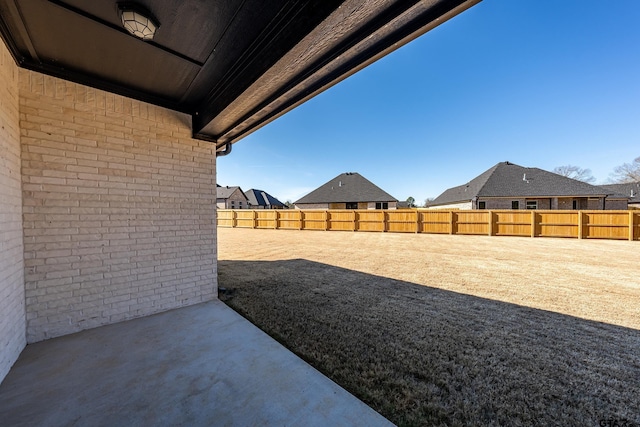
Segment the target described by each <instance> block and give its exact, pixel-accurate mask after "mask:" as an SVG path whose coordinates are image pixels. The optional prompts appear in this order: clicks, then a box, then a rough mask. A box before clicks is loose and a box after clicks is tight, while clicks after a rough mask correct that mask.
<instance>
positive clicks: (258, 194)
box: [244, 188, 284, 206]
mask: <svg viewBox="0 0 640 427" xmlns="http://www.w3.org/2000/svg"><path fill="white" fill-rule="evenodd" d="M244 195H245V196H246V197H247V200H249V203H251V205H253V206H284V203H282V202H281V201H280V200H278V199H276V198H275V197H273V196H272V195H271V194H269V193H267V192H266V191H262V190H255V189H253V188H252V189H250V190H247V191H245V193H244Z"/></svg>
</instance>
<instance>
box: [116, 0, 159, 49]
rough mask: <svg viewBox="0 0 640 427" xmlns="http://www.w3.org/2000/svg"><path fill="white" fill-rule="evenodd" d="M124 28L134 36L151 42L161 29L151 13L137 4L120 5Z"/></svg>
mask: <svg viewBox="0 0 640 427" xmlns="http://www.w3.org/2000/svg"><path fill="white" fill-rule="evenodd" d="M118 11H119V12H120V19H121V20H122V26H123V27H124V28H125V29H126V30H127V31H128V32H129V33H131V34H132V35H134V36H136V37H138V38H140V39H142V40H151V39H153V36H154V35H155V33H156V30H157V29H158V28H159V27H160V24H159V23H158V21H157V20H156V19H155V18H154V17H153V15H151V12H149V11H148V10H146V9H145V8H143V7H142V6H139V5H137V4H135V3H118Z"/></svg>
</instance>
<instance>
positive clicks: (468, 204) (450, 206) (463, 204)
mask: <svg viewBox="0 0 640 427" xmlns="http://www.w3.org/2000/svg"><path fill="white" fill-rule="evenodd" d="M427 209H460V210H470V209H473V205H472V203H471V202H470V201H469V202H460V203H451V204H447V205H440V206H428V207H427Z"/></svg>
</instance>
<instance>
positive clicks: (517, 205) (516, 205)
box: [511, 200, 520, 209]
mask: <svg viewBox="0 0 640 427" xmlns="http://www.w3.org/2000/svg"><path fill="white" fill-rule="evenodd" d="M511 209H520V202H519V201H518V200H514V201H512V202H511Z"/></svg>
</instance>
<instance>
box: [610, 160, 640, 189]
mask: <svg viewBox="0 0 640 427" xmlns="http://www.w3.org/2000/svg"><path fill="white" fill-rule="evenodd" d="M610 177H611V180H612V181H613V182H617V183H621V184H622V183H627V182H640V157H636V158H635V159H634V160H633V162H631V163H624V164H622V165H620V166H618V167H616V168H615V169H614V170H613V173H612V174H611V175H610Z"/></svg>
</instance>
